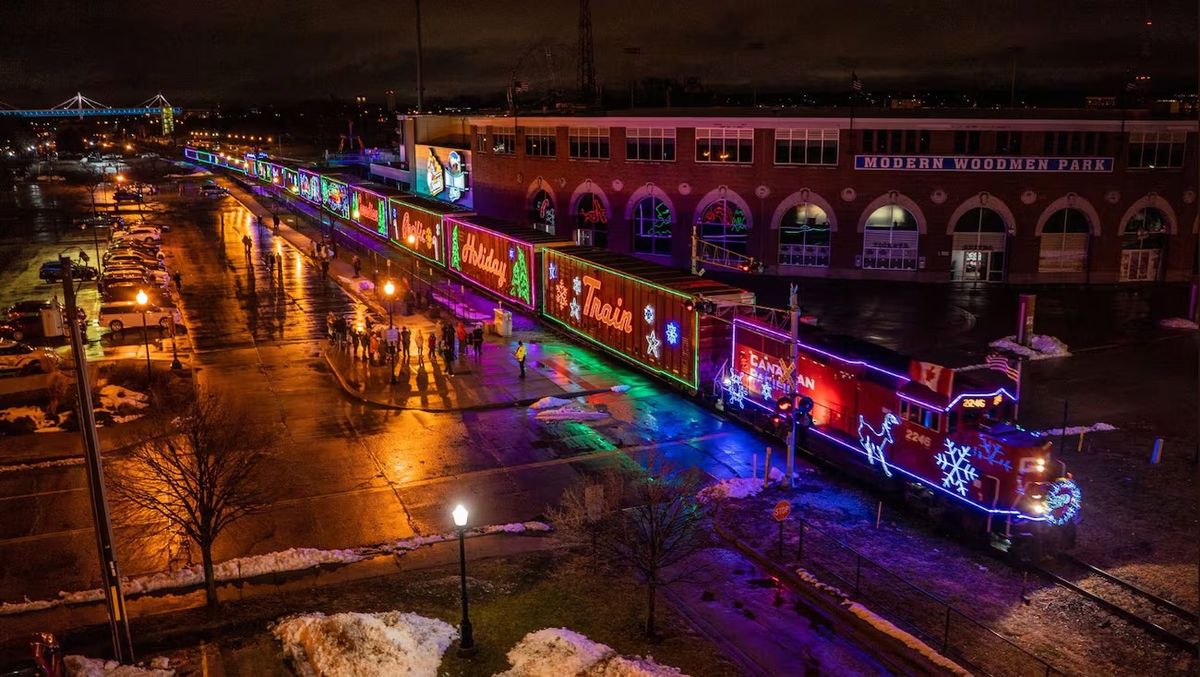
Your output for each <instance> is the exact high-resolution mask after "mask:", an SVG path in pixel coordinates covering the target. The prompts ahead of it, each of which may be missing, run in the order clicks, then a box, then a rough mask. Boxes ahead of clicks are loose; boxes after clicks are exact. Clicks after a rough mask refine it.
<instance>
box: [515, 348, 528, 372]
mask: <svg viewBox="0 0 1200 677" xmlns="http://www.w3.org/2000/svg"><path fill="white" fill-rule="evenodd" d="M527 352H528V351H526V350H525V342H524V341H517V352H515V353H513V356H514V357H516V358H517V364H518V365H520V367H521V378H525V355H526V354H527Z"/></svg>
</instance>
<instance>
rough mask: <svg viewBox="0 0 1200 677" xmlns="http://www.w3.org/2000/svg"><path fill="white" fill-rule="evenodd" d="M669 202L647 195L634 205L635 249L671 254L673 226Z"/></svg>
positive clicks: (662, 254) (636, 250) (658, 253)
mask: <svg viewBox="0 0 1200 677" xmlns="http://www.w3.org/2000/svg"><path fill="white" fill-rule="evenodd" d="M673 216H674V215H673V214H671V208H670V207H669V206H667V203H665V202H663V201H662V200H660V199H658V198H656V197H654V196H653V195H647V196H646V197H644V198H642V199H641V200H638V203H637V204H636V205H634V206H633V251H635V252H637V253H639V254H655V255H658V256H670V255H671V226H672V224H673V223H674V220H675V219H674V218H673Z"/></svg>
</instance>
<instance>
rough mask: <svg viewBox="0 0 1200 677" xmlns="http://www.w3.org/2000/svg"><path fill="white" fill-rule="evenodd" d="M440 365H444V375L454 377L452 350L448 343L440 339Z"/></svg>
mask: <svg viewBox="0 0 1200 677" xmlns="http://www.w3.org/2000/svg"><path fill="white" fill-rule="evenodd" d="M441 347H442V364H444V365H445V369H446V375H447V376H454V348H452V347H451V343H450V341H447V340H446V339H445V338H442V346H441Z"/></svg>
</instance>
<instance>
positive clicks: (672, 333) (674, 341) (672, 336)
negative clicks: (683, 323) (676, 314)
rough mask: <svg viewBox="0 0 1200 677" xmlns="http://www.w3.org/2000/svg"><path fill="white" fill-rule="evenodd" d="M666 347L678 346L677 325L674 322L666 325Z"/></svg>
mask: <svg viewBox="0 0 1200 677" xmlns="http://www.w3.org/2000/svg"><path fill="white" fill-rule="evenodd" d="M667 345H672V346H677V345H679V325H678V324H676V323H674V322H668V323H667Z"/></svg>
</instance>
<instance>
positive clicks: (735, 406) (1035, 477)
mask: <svg viewBox="0 0 1200 677" xmlns="http://www.w3.org/2000/svg"><path fill="white" fill-rule="evenodd" d="M995 364H996V365H998V364H999V363H995ZM1014 377H1017V378H1019V373H1018V372H1016V371H1015V369H1013V368H1008V369H1001V370H997V369H994V368H980V367H977V366H975V367H970V368H960V369H952V368H949V367H945V366H942V365H939V364H935V363H932V362H927V361H919V360H914V359H911V358H908V357H905V356H903V355H900V354H898V353H895V352H892V351H889V350H887V349H884V348H881V347H879V346H876V345H873V344H870V343H866V342H864V341H859V340H856V339H852V338H849V337H845V336H836V335H832V334H829V333H826V332H823V331H820V330H817V329H814V328H811V327H802V329H801V331H800V333H799V341H798V345H797V347H796V356H795V358H793V357H792V339H791V337H790V336H789V335H788V334H787V333H786V332H784V331H781V330H780V329H777V328H775V327H773V326H771V325H769V324H767V323H765V322H761V321H758V320H755V319H748V318H743V317H739V318H736V319H735V320H734V323H733V337H732V341H731V349H730V353H729V362H728V367H727V369H726V370H725V374H724V376H723V379H722V388H721V390H722V396H723V400H722V403H723V405H724V407H725V409H726V410H728V411H730V412H731V413H733V414H734V415H737V416H741V417H743V418H749V419H752V422H755V423H757V424H759V425H764V427H768V428H769V427H770V424H771V423H775V424H778V423H779V418H778V403H779V401H780V398H783V399H784V400H785V401H787V400H788V399H789V398H791V401H792V402H795V401H797V400H798V398H808V399H809V400H810V402H811V404H810V405H809V406H811V414H810V416H811V427H809V428H808V431H807V432H808V434H807V435H806V440H807V445H806V446H807V447H808V448H809V450H810V451H812V452H813V453H816V454H817V455H819V456H823V457H826V458H828V459H830V460H832V461H834V462H836V463H838V464H842V465H845V464H847V463H852V464H854V465H856V466H858V467H859V468H860V469H862V470H864V471H865V473H859V474H863V475H865V476H866V477H868V478H869V479H872V480H874V481H875V482H876V483H878V484H881V485H884V486H886V487H889V488H892V489H896V490H898V491H903V493H904V496H905V497H906V499H907V500H909V501H910V502H913V503H916V504H918V505H920V506H922V507H924V508H926V509H927V510H929V511H930V512H931V513H933V514H937V515H939V516H957V518H958V520H959V522H960V524H961V525H962V526H963V527H965V528H967V529H968V530H969V531H972V532H976V533H982V534H986V535H987V536H988V537H989V539H990V542H991V544H992V545H993V546H994V547H996V548H998V549H1001V550H1004V551H1011V552H1012V553H1013V554H1014V555H1015V556H1016V557H1017V558H1019V559H1022V560H1032V559H1036V558H1037V557H1038V556H1039V553H1040V552H1042V551H1044V550H1046V549H1058V548H1062V547H1068V546H1069V545H1070V544H1071V543H1073V540H1074V533H1075V524H1076V522H1077V521H1078V518H1079V508H1080V500H1081V496H1080V492H1079V488H1078V486H1076V484H1075V482H1074V481H1073V480H1072V479H1071V478H1070V475H1069V474H1068V473H1067V470H1066V465H1065V464H1064V463H1062V462H1061V461H1055V460H1054V459H1052V457H1051V447H1052V445H1051V441H1050V440H1049V439H1048V438H1046V437H1043V436H1039V435H1036V434H1033V433H1031V432H1028V431H1026V430H1023V429H1021V428H1020V427H1018V426H1016V425H1014V424H1013V423H1012V422H1011V421H1012V417H1013V415H1014V407H1015V405H1016V403H1017V398H1016V392H1017V388H1016V383H1015V382H1014V380H1013V379H1014ZM806 409H807V407H806ZM747 414H749V415H747ZM784 422H785V423H787V421H784ZM786 427H790V423H787V425H786Z"/></svg>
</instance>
